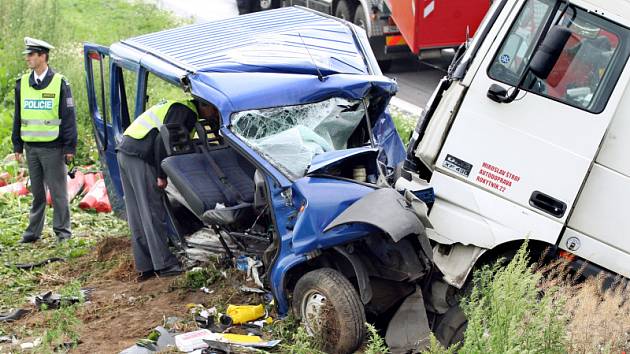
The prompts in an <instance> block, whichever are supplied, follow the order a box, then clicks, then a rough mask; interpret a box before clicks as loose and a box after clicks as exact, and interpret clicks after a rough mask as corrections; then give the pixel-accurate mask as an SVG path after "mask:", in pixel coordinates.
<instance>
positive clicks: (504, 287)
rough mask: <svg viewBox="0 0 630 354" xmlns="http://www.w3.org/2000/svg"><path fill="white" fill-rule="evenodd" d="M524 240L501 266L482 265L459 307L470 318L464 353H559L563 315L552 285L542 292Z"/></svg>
mask: <svg viewBox="0 0 630 354" xmlns="http://www.w3.org/2000/svg"><path fill="white" fill-rule="evenodd" d="M526 246H527V243H525V244H524V245H523V246H522V247H521V249H520V250H519V252H518V253H517V254H516V256H515V257H514V259H513V260H512V261H511V262H510V263H509V264H508V265H507V266H506V267H505V268H498V267H497V266H495V267H485V268H483V269H481V270H480V271H479V272H478V273H477V274H476V275H475V280H474V289H473V291H472V294H471V295H470V298H469V301H468V302H463V303H462V307H463V309H464V312H465V313H466V315H467V317H468V320H469V322H468V329H467V330H466V334H465V339H464V345H463V347H462V348H461V351H462V352H464V353H489V354H490V353H497V354H498V353H508V352H519V353H534V352H536V353H563V352H564V351H565V349H564V347H565V341H564V335H565V322H566V321H565V320H566V319H565V318H564V316H563V313H562V308H563V304H562V302H560V299H555V298H554V291H555V289H554V288H550V289H548V291H547V292H545V293H544V294H542V295H541V294H540V293H539V290H538V284H539V283H540V281H541V279H542V275H541V274H540V273H534V272H532V271H531V270H530V267H529V259H528V256H527V250H526Z"/></svg>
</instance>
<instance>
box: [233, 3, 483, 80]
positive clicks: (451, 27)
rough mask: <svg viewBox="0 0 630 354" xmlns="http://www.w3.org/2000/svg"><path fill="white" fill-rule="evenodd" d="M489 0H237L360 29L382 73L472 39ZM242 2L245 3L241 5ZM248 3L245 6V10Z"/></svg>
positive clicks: (254, 7) (259, 8) (262, 8)
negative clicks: (319, 15)
mask: <svg viewBox="0 0 630 354" xmlns="http://www.w3.org/2000/svg"><path fill="white" fill-rule="evenodd" d="M491 1H492V0H249V1H248V0H239V7H241V8H244V7H247V6H248V9H251V10H246V11H241V13H244V12H248V11H258V10H266V9H270V8H275V7H281V6H292V5H300V6H304V7H308V8H310V9H313V10H317V11H321V12H323V13H326V14H328V15H332V16H336V17H339V18H342V19H344V20H347V21H349V22H352V23H354V24H356V25H358V26H360V27H362V28H363V29H364V30H365V31H366V33H367V35H368V37H369V40H370V45H371V46H372V51H373V52H374V55H375V56H376V59H377V60H378V62H379V65H380V66H381V69H382V70H387V69H388V68H389V66H390V64H391V61H392V59H398V58H403V57H410V56H412V55H418V56H420V58H430V57H433V56H435V55H436V54H440V53H441V51H440V50H441V49H444V48H456V47H458V46H459V45H460V44H462V43H464V41H466V38H467V35H470V36H472V35H473V34H474V33H475V31H476V29H477V27H478V26H479V23H480V22H481V20H482V19H483V16H484V15H485V14H486V12H487V11H488V9H489V8H490V3H491ZM241 3H243V4H241ZM246 5H247V6H246Z"/></svg>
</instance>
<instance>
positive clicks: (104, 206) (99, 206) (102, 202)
mask: <svg viewBox="0 0 630 354" xmlns="http://www.w3.org/2000/svg"><path fill="white" fill-rule="evenodd" d="M96 211H97V212H99V213H109V212H111V211H112V205H111V204H110V203H109V196H108V195H107V193H105V196H103V198H102V199H99V200H98V201H97V202H96Z"/></svg>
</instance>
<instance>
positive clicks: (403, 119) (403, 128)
mask: <svg viewBox="0 0 630 354" xmlns="http://www.w3.org/2000/svg"><path fill="white" fill-rule="evenodd" d="M391 114H392V119H393V121H394V125H395V126H396V130H397V131H398V135H400V138H401V139H402V141H403V144H405V146H406V145H407V144H409V139H410V138H411V133H413V130H414V128H415V127H416V118H415V117H413V116H410V115H408V114H403V113H401V112H397V111H394V110H392V113H391Z"/></svg>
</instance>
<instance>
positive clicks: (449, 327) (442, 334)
mask: <svg viewBox="0 0 630 354" xmlns="http://www.w3.org/2000/svg"><path fill="white" fill-rule="evenodd" d="M466 327H468V319H467V318H466V315H464V311H462V309H461V308H460V307H459V306H453V307H451V308H450V309H448V311H446V313H445V314H444V315H443V316H442V318H441V319H440V322H439V323H438V325H437V328H436V329H435V336H436V338H437V340H438V341H440V343H442V345H443V346H445V347H446V348H449V347H450V346H452V345H454V344H457V346H458V347H459V346H461V344H462V343H463V342H464V333H465V332H466Z"/></svg>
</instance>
